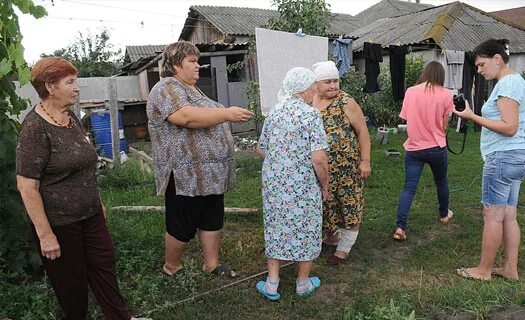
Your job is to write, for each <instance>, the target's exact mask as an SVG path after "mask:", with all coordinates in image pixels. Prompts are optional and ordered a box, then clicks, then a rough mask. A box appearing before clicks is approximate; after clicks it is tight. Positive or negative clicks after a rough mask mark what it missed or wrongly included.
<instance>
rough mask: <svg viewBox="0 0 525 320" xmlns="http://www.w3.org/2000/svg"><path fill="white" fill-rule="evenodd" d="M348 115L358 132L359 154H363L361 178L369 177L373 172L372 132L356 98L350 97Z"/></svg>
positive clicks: (347, 108) (360, 164) (345, 109)
mask: <svg viewBox="0 0 525 320" xmlns="http://www.w3.org/2000/svg"><path fill="white" fill-rule="evenodd" d="M344 111H345V115H346V117H347V118H348V119H349V120H350V124H351V125H352V128H354V131H355V132H356V134H357V140H358V142H359V154H360V155H361V161H360V163H359V171H361V178H364V179H366V178H368V177H369V176H370V174H371V173H372V167H371V165H370V149H371V143H370V134H369V133H368V128H367V127H366V121H365V116H364V114H363V111H362V110H361V107H360V106H359V105H358V104H357V102H355V100H354V99H350V100H349V101H348V104H347V105H346V106H345V108H344Z"/></svg>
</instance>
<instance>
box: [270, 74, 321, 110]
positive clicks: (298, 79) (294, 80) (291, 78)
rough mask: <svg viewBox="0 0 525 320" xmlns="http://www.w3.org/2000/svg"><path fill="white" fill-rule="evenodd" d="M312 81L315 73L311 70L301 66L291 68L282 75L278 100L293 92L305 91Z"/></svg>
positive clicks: (286, 97) (290, 95)
mask: <svg viewBox="0 0 525 320" xmlns="http://www.w3.org/2000/svg"><path fill="white" fill-rule="evenodd" d="M314 82H315V74H314V73H313V71H312V70H309V69H306V68H303V67H296V68H292V69H290V70H289V71H288V72H287V73H286V75H285V76H284V80H283V86H282V87H281V89H280V90H279V94H278V95H277V98H278V99H279V102H282V101H284V100H287V99H290V98H291V97H292V96H293V95H294V94H297V93H301V92H303V91H306V90H307V89H308V88H310V86H311V85H312V84H313V83H314Z"/></svg>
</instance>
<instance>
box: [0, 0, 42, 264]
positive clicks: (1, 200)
mask: <svg viewBox="0 0 525 320" xmlns="http://www.w3.org/2000/svg"><path fill="white" fill-rule="evenodd" d="M15 7H16V8H18V9H19V10H20V11H21V12H22V13H24V14H31V15H32V16H34V17H35V18H37V19H38V18H41V17H43V16H44V15H46V11H45V9H44V8H43V7H41V6H35V5H34V4H33V1H32V0H2V1H1V2H0V268H2V269H3V268H5V267H8V268H10V269H12V270H20V269H22V268H24V267H26V266H27V265H28V264H33V265H34V266H36V265H38V263H39V262H38V255H37V254H36V252H35V251H34V250H33V251H31V248H32V246H31V242H30V240H29V239H30V236H29V232H28V224H27V223H26V221H25V219H24V213H23V212H24V210H23V205H22V201H21V198H20V194H19V193H18V190H17V187H16V173H15V148H16V136H17V132H18V128H19V124H18V122H17V121H15V120H13V119H12V118H11V117H10V115H11V116H17V115H19V114H20V111H22V110H24V109H25V108H27V101H25V100H23V99H21V98H20V97H18V96H17V95H16V92H15V85H14V83H13V79H18V80H19V81H20V84H21V85H23V84H25V83H27V82H29V80H30V79H31V72H30V70H29V68H28V66H27V63H26V61H25V60H24V47H23V46H22V44H21V40H22V34H21V33H20V26H19V24H18V16H17V15H16V13H15V11H14V8H15Z"/></svg>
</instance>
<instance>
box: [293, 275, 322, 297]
mask: <svg viewBox="0 0 525 320" xmlns="http://www.w3.org/2000/svg"><path fill="white" fill-rule="evenodd" d="M308 281H310V286H309V287H308V288H307V289H305V290H302V291H298V290H297V289H301V288H302V287H304V286H306V285H308ZM320 285H321V280H320V279H319V278H318V277H310V278H308V280H306V281H305V282H303V283H298V284H297V287H296V288H295V293H296V294H297V295H298V296H299V297H307V296H309V295H311V294H312V293H313V292H314V291H315V290H316V289H317V288H319V286H320Z"/></svg>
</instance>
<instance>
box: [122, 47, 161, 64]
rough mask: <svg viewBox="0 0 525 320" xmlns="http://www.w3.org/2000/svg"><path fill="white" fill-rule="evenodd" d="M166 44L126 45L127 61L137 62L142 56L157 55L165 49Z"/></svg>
mask: <svg viewBox="0 0 525 320" xmlns="http://www.w3.org/2000/svg"><path fill="white" fill-rule="evenodd" d="M165 47H166V45H164V44H163V45H143V46H126V53H125V55H124V57H125V59H126V60H127V59H128V57H129V61H126V62H136V61H137V60H139V59H140V58H147V57H151V56H154V57H155V56H157V55H158V54H159V52H162V51H164V48H165Z"/></svg>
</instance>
